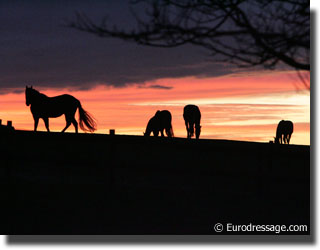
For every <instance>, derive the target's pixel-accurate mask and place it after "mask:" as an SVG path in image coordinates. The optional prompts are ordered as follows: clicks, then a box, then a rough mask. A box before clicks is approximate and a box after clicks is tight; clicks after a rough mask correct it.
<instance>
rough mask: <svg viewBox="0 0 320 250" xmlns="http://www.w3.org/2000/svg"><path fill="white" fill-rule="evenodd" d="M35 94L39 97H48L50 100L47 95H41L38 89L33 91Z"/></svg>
mask: <svg viewBox="0 0 320 250" xmlns="http://www.w3.org/2000/svg"><path fill="white" fill-rule="evenodd" d="M31 90H32V91H33V92H34V93H35V94H37V95H38V96H39V97H47V98H48V96H47V95H45V94H43V93H40V92H39V91H38V90H36V89H31Z"/></svg>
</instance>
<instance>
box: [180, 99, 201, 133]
mask: <svg viewBox="0 0 320 250" xmlns="http://www.w3.org/2000/svg"><path fill="white" fill-rule="evenodd" d="M183 118H184V122H185V124H186V129H187V133H188V135H187V137H188V138H191V137H192V136H193V135H194V130H196V138H197V139H199V137H200V133H201V126H200V120H201V112H200V109H199V107H198V106H196V105H192V104H189V105H187V106H185V107H184V109H183Z"/></svg>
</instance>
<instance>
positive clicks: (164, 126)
mask: <svg viewBox="0 0 320 250" xmlns="http://www.w3.org/2000/svg"><path fill="white" fill-rule="evenodd" d="M171 120H172V116H171V113H170V112H169V111H168V110H162V111H160V110H158V111H157V112H156V114H155V115H154V116H153V117H152V118H151V119H150V120H149V122H148V125H147V128H146V132H145V133H144V136H150V134H151V132H152V133H153V135H154V136H155V137H158V135H159V132H161V137H164V134H163V130H165V131H166V134H167V136H168V137H173V130H172V125H171Z"/></svg>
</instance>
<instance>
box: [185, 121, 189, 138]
mask: <svg viewBox="0 0 320 250" xmlns="http://www.w3.org/2000/svg"><path fill="white" fill-rule="evenodd" d="M185 124H186V129H187V138H190V137H189V134H190V133H189V128H188V122H187V121H185Z"/></svg>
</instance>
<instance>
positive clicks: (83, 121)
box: [78, 102, 97, 132]
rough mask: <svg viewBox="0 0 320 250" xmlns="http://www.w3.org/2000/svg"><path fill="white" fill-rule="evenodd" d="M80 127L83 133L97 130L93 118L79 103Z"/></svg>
mask: <svg viewBox="0 0 320 250" xmlns="http://www.w3.org/2000/svg"><path fill="white" fill-rule="evenodd" d="M78 109H79V126H80V128H81V129H82V130H83V131H88V132H94V131H95V130H96V129H97V123H96V121H95V119H94V118H93V116H92V115H91V114H90V113H89V112H87V111H85V110H84V109H83V108H82V106H81V103H80V102H79V106H78Z"/></svg>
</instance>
